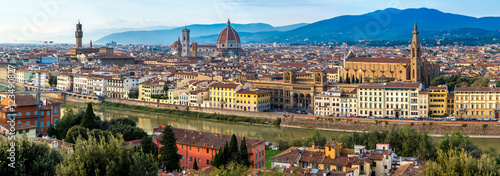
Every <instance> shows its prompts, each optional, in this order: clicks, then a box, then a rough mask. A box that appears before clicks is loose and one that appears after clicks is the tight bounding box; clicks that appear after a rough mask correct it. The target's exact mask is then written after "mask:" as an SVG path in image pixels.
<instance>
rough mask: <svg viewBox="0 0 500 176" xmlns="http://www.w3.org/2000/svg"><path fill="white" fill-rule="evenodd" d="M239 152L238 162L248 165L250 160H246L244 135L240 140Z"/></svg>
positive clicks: (246, 150) (246, 151)
mask: <svg viewBox="0 0 500 176" xmlns="http://www.w3.org/2000/svg"><path fill="white" fill-rule="evenodd" d="M238 153H239V161H238V162H239V163H240V164H242V165H245V166H250V160H248V149H247V142H246V140H245V137H243V139H242V140H241V143H240V151H239V152H238Z"/></svg>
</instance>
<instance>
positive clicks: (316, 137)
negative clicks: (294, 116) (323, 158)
mask: <svg viewBox="0 0 500 176" xmlns="http://www.w3.org/2000/svg"><path fill="white" fill-rule="evenodd" d="M311 138H312V141H313V143H314V145H316V146H325V145H326V137H325V136H323V135H321V134H320V133H319V131H318V130H314V132H313V134H312V137H311Z"/></svg>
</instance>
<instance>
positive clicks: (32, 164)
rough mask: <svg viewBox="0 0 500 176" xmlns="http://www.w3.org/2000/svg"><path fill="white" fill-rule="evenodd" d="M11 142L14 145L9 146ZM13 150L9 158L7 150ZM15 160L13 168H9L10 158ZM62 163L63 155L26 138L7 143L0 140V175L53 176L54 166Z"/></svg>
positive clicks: (5, 140) (18, 138)
mask: <svg viewBox="0 0 500 176" xmlns="http://www.w3.org/2000/svg"><path fill="white" fill-rule="evenodd" d="M11 142H12V143H15V144H16V145H14V146H11ZM12 148H13V149H14V150H15V155H14V156H11V152H9V150H12ZM9 157H13V159H15V164H14V166H15V168H12V167H10V166H9V163H10V161H9V160H10V158H9ZM62 161H63V155H62V154H61V152H59V151H58V150H57V149H51V148H50V147H49V146H48V145H47V144H43V143H38V142H33V141H31V140H28V139H27V138H26V136H25V135H24V136H22V137H16V139H13V140H9V141H7V138H4V139H0V175H12V176H18V175H19V176H24V175H55V174H56V166H57V165H58V164H59V163H60V162H62Z"/></svg>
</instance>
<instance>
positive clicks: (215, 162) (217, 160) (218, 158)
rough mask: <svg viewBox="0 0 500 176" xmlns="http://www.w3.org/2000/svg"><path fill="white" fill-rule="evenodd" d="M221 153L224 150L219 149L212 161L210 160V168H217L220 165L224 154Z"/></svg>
mask: <svg viewBox="0 0 500 176" xmlns="http://www.w3.org/2000/svg"><path fill="white" fill-rule="evenodd" d="M223 151H224V148H222V147H219V152H217V153H216V154H215V155H214V159H213V160H212V166H214V167H219V166H221V165H222V155H223V153H224V152H223Z"/></svg>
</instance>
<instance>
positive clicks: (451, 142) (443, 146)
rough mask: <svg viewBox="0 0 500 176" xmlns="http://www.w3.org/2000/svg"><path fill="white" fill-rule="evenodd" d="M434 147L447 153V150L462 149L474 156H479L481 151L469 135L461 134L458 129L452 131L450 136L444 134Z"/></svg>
mask: <svg viewBox="0 0 500 176" xmlns="http://www.w3.org/2000/svg"><path fill="white" fill-rule="evenodd" d="M436 149H437V150H442V151H443V152H445V153H447V152H448V150H459V149H464V151H465V152H467V153H468V154H470V155H471V156H473V157H475V158H479V157H481V154H482V153H483V152H482V151H481V149H480V148H479V147H478V146H476V145H474V143H473V142H472V140H471V139H470V138H469V136H466V135H463V134H462V132H460V131H453V132H452V133H451V136H450V135H448V134H445V136H444V137H443V138H442V139H441V140H439V144H438V145H437V146H436Z"/></svg>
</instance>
